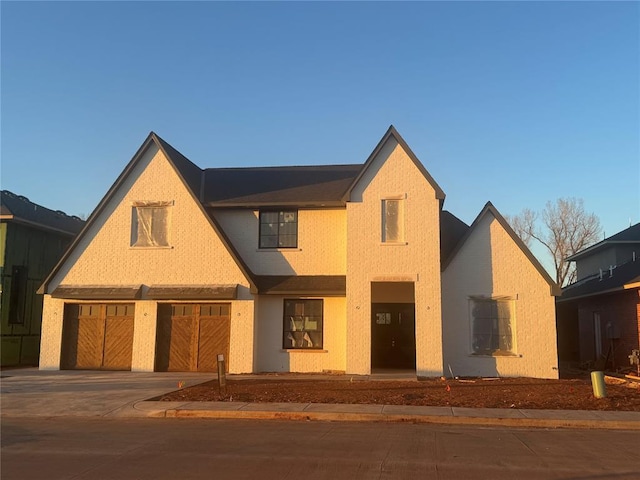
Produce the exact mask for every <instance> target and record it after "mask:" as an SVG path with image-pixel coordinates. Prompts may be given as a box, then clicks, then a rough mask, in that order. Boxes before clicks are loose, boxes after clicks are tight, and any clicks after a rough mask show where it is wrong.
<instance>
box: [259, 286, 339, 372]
mask: <svg viewBox="0 0 640 480" xmlns="http://www.w3.org/2000/svg"><path fill="white" fill-rule="evenodd" d="M285 298H294V297H285V296H277V295H268V296H267V295H262V296H260V297H258V299H257V300H256V312H257V313H256V325H257V330H256V371H257V372H322V371H323V370H332V371H335V370H337V371H345V369H346V366H345V365H346V347H345V345H346V330H347V329H346V313H345V306H346V300H345V298H344V297H326V298H324V302H323V303H324V312H323V322H324V331H323V348H322V350H321V351H311V350H300V351H295V350H283V348H282V332H283V305H284V299H285ZM305 298H306V297H305Z"/></svg>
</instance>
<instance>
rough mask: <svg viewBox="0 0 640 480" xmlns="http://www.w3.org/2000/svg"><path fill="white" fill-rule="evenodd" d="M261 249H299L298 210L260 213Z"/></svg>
mask: <svg viewBox="0 0 640 480" xmlns="http://www.w3.org/2000/svg"><path fill="white" fill-rule="evenodd" d="M259 246H260V248H297V247H298V212H297V211H296V210H280V211H275V210H274V211H261V212H260V242H259Z"/></svg>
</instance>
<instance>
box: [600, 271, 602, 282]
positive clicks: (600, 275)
mask: <svg viewBox="0 0 640 480" xmlns="http://www.w3.org/2000/svg"><path fill="white" fill-rule="evenodd" d="M600 281H602V269H600Z"/></svg>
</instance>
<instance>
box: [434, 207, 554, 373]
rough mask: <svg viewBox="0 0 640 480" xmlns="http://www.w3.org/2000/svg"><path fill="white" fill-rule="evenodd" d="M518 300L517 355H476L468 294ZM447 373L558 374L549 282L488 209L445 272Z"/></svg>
mask: <svg viewBox="0 0 640 480" xmlns="http://www.w3.org/2000/svg"><path fill="white" fill-rule="evenodd" d="M471 296H473V297H480V296H484V297H487V298H492V297H494V298H495V297H509V298H511V299H513V300H514V302H513V303H514V304H515V319H514V323H513V325H514V331H515V340H514V343H515V354H514V355H512V356H505V355H502V356H499V355H495V356H491V355H474V354H472V346H471V311H470V297H471ZM442 308H443V344H444V351H445V357H444V367H445V372H448V371H449V366H450V367H451V369H452V371H453V374H454V375H459V376H463V375H464V376H485V377H487V376H488V377H494V376H501V377H519V376H522V377H537V378H558V369H557V363H558V360H557V359H558V356H557V349H556V326H555V299H554V297H552V296H551V294H550V287H549V284H548V283H547V281H546V280H545V279H544V278H543V277H542V276H541V275H540V272H538V270H537V269H536V268H535V267H534V266H533V264H532V263H531V262H530V261H529V259H528V258H527V257H526V256H525V254H524V253H523V252H522V250H520V248H519V247H518V246H517V245H516V243H515V242H514V241H513V239H512V238H511V236H510V235H509V234H508V233H507V232H506V231H505V229H504V228H503V227H502V225H500V223H499V222H498V221H497V220H496V219H495V218H494V217H493V215H491V214H486V215H485V216H484V217H483V218H482V219H481V220H480V223H479V224H477V225H476V227H475V228H474V231H473V232H472V234H471V236H470V237H469V238H468V239H467V240H466V242H465V243H464V245H463V246H462V248H461V249H460V250H459V251H458V253H457V254H456V256H455V258H454V259H453V260H452V261H451V262H450V263H449V265H448V266H447V269H446V270H445V271H444V272H443V274H442Z"/></svg>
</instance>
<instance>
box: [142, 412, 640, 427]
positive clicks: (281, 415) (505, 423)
mask: <svg viewBox="0 0 640 480" xmlns="http://www.w3.org/2000/svg"><path fill="white" fill-rule="evenodd" d="M152 416H153V417H154V418H210V419H245V420H294V421H324V422H395V423H430V424H439V425H462V426H465V425H477V426H487V427H496V426H497V427H520V428H577V429H607V430H640V422H636V421H623V420H559V419H549V418H501V417H496V418H488V417H464V416H459V417H448V416H442V415H440V416H438V415H403V414H384V413H383V414H379V413H346V412H278V411H238V410H191V409H188V410H187V409H184V410H183V409H168V410H165V411H164V415H162V413H161V412H154V414H153V415H152Z"/></svg>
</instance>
